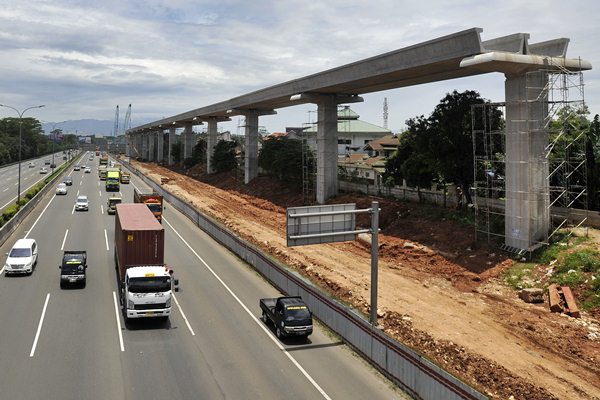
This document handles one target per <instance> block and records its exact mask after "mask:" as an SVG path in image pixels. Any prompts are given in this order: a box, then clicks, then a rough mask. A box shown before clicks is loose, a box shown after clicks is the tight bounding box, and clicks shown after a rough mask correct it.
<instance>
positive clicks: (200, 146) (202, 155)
mask: <svg viewBox="0 0 600 400" xmlns="http://www.w3.org/2000/svg"><path fill="white" fill-rule="evenodd" d="M202 162H206V139H205V138H200V139H199V140H198V142H197V143H196V144H195V145H194V148H193V149H192V156H191V157H189V158H186V159H185V160H183V164H184V166H185V167H186V168H191V167H193V166H194V165H196V164H199V163H202Z"/></svg>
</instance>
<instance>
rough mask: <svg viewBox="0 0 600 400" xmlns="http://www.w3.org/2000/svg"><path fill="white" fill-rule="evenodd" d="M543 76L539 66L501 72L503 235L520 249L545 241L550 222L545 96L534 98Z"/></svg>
mask: <svg viewBox="0 0 600 400" xmlns="http://www.w3.org/2000/svg"><path fill="white" fill-rule="evenodd" d="M547 81H548V75H547V73H546V72H543V71H539V72H534V73H528V74H525V75H518V76H507V77H506V82H505V96H506V179H505V182H506V215H505V228H504V230H505V240H506V244H507V245H508V246H512V247H516V248H519V249H524V250H527V249H529V248H530V247H531V245H532V244H534V243H535V242H539V241H545V240H546V239H547V238H548V230H549V226H550V210H549V203H550V195H549V166H548V160H547V159H546V157H545V153H546V150H545V148H546V146H547V144H548V132H547V130H545V129H544V128H543V125H544V119H545V118H546V116H547V115H548V108H547V102H546V101H545V100H546V99H542V100H540V101H534V100H536V99H537V98H538V97H539V96H540V94H541V93H542V89H543V88H544V86H545V85H546V83H547Z"/></svg>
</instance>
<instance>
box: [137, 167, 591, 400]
mask: <svg viewBox="0 0 600 400" xmlns="http://www.w3.org/2000/svg"><path fill="white" fill-rule="evenodd" d="M136 166H137V167H138V168H140V169H141V170H143V171H145V172H146V173H148V175H149V176H150V177H151V178H152V179H154V180H156V181H157V182H160V178H161V177H168V178H170V181H169V183H167V184H165V186H166V188H167V189H169V190H170V191H172V192H174V193H175V194H177V195H178V196H180V197H182V198H185V199H187V200H188V201H189V202H191V203H193V204H194V205H195V206H196V207H197V208H198V209H201V210H202V211H203V212H206V213H207V214H210V215H211V216H213V217H214V218H216V219H217V220H220V221H222V222H223V223H224V224H225V225H226V226H228V227H229V228H230V229H232V230H233V231H235V232H236V233H237V234H239V235H240V236H241V237H243V238H245V239H246V240H248V241H250V242H252V243H254V244H256V245H257V246H260V247H261V248H263V249H264V250H265V251H268V252H270V253H271V254H272V255H273V256H275V257H277V258H278V259H280V260H281V261H283V262H285V263H286V264H288V265H289V266H291V267H292V268H295V269H297V270H298V271H299V272H300V273H302V274H303V275H305V276H307V277H309V278H310V279H311V280H312V281H313V282H315V283H317V284H319V285H320V286H321V287H323V288H324V289H325V290H328V291H329V292H330V293H332V294H334V295H336V296H337V297H338V298H340V300H342V301H344V302H346V303H348V304H351V305H352V306H354V307H356V308H357V309H359V310H361V311H362V312H364V313H368V312H369V303H368V299H369V287H370V249H369V248H368V245H365V244H361V243H360V242H346V243H337V244H327V245H318V246H304V247H294V248H288V247H286V241H285V208H286V207H290V206H298V205H302V204H303V201H302V200H303V199H302V194H301V193H300V191H299V190H297V189H293V188H289V187H287V186H286V185H284V184H282V183H280V182H277V181H274V180H272V179H270V178H265V177H259V178H257V179H255V180H253V181H252V182H251V183H250V184H248V185H243V182H241V179H243V178H241V177H240V176H238V175H237V174H235V173H233V174H215V175H211V176H206V175H204V174H203V173H202V172H203V171H202V170H200V171H195V170H191V171H188V172H187V174H188V176H186V175H182V174H178V173H176V172H173V171H171V170H169V169H166V168H163V167H160V166H157V165H154V164H138V163H136ZM192 177H193V178H192ZM373 200H374V199H373V198H371V197H365V196H356V195H351V194H345V195H342V196H339V197H337V198H335V199H333V200H332V202H335V203H348V202H352V203H354V202H355V203H357V204H358V206H359V208H366V207H368V206H369V205H370V203H371V201H373ZM375 200H377V201H379V203H380V206H381V208H382V212H381V216H380V223H381V227H382V234H381V235H380V238H379V241H380V245H381V248H380V252H379V254H380V264H379V268H380V271H379V280H380V281H379V305H380V309H379V310H378V314H379V315H380V316H381V319H380V324H381V325H382V327H383V328H384V329H385V331H386V332H387V333H389V334H390V335H392V336H394V337H395V338H397V339H398V340H399V341H401V342H403V343H405V344H407V345H409V346H411V347H412V348H414V349H415V350H417V351H418V352H420V353H422V354H424V355H426V356H427V357H428V358H429V359H431V360H432V361H434V362H436V363H438V364H439V365H441V366H442V367H443V368H445V369H446V370H448V371H449V372H451V373H453V374H455V375H456V376H459V377H460V378H461V379H463V380H465V381H467V382H470V383H471V384H472V385H474V386H475V387H476V388H478V389H479V390H481V391H482V392H484V393H486V394H488V395H489V396H490V397H492V398H498V399H509V398H514V399H530V400H531V399H533V400H538V399H539V400H541V399H600V364H599V360H600V350H599V348H600V341H599V340H598V337H599V336H600V335H595V334H593V333H594V332H596V330H597V329H598V327H599V325H598V321H596V320H593V319H592V318H591V317H590V316H588V315H586V314H584V317H583V318H582V319H580V320H575V319H572V318H569V317H564V316H560V315H557V314H551V313H550V312H549V311H548V310H547V306H546V305H545V304H544V305H531V304H526V303H523V302H522V301H520V300H519V299H518V298H517V296H516V294H515V293H514V292H513V291H512V290H511V289H509V288H507V287H506V286H505V285H504V283H503V280H502V279H501V276H502V274H503V273H504V271H506V270H507V269H508V268H510V266H511V265H512V260H511V259H510V258H509V256H508V255H507V254H502V253H500V252H499V251H498V250H497V249H494V248H487V247H486V246H483V245H477V244H476V242H475V236H474V232H473V228H472V227H470V226H468V225H466V224H462V223H460V222H459V221H460V214H456V213H455V212H454V211H452V210H448V209H440V208H437V207H432V206H422V205H419V204H414V203H402V202H396V201H390V200H387V199H381V198H378V199H375ZM364 218H368V217H364ZM358 222H359V224H360V223H363V224H364V225H367V224H368V221H367V220H366V219H365V220H361V219H359V221H358ZM511 396H512V397H511Z"/></svg>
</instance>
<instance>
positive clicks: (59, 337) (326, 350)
mask: <svg viewBox="0 0 600 400" xmlns="http://www.w3.org/2000/svg"><path fill="white" fill-rule="evenodd" d="M81 163H82V164H83V163H88V165H90V162H89V161H88V160H87V156H85V155H84V158H83V160H82V162H81ZM97 163H98V158H97V157H95V158H94V162H93V168H92V173H91V174H85V173H83V171H81V172H77V171H73V172H71V173H70V174H71V176H72V177H73V186H70V187H69V192H68V194H67V195H66V196H55V195H54V191H51V192H49V193H48V194H47V195H46V196H45V198H44V200H43V201H42V202H40V204H39V206H38V207H37V208H36V210H35V211H33V212H32V213H31V214H30V215H29V217H28V218H27V219H26V220H25V221H24V222H23V223H22V224H21V226H20V227H19V229H17V231H16V232H15V234H14V235H13V236H12V237H11V238H9V239H8V240H7V242H6V243H5V244H4V245H3V246H2V247H1V249H0V250H1V251H2V252H3V253H6V252H8V251H9V249H10V247H11V246H12V245H13V243H14V242H15V241H16V240H17V239H18V238H22V237H28V238H34V239H36V240H37V242H38V246H39V249H40V253H39V258H38V265H37V267H36V269H35V270H34V272H33V273H32V275H30V276H15V277H13V276H9V277H6V276H4V274H2V276H1V277H0V321H1V323H0V337H2V342H1V343H2V344H1V345H0V367H1V368H2V374H0V388H1V389H0V391H1V395H0V397H1V398H6V399H40V398H47V399H139V400H142V399H144V400H145V399H283V398H285V399H394V398H408V397H406V396H405V395H404V394H403V393H401V392H400V391H398V390H397V389H396V388H395V387H394V385H393V384H392V383H390V382H389V381H388V380H387V379H385V378H384V377H382V376H381V375H380V374H379V373H377V372H376V371H375V370H374V369H373V368H372V367H371V366H370V365H368V364H367V363H366V362H365V361H363V360H362V359H361V358H360V357H358V356H357V355H356V354H354V353H353V352H352V351H351V349H349V348H348V347H347V346H345V345H344V344H343V343H341V341H340V340H339V339H338V338H337V337H336V336H335V335H333V334H332V333H330V332H329V331H328V330H326V329H325V328H324V327H322V326H320V325H319V324H317V326H315V331H314V333H313V335H311V336H310V339H309V340H307V341H304V340H298V339H289V340H288V339H286V340H283V341H280V340H278V339H277V338H276V337H275V335H274V333H273V331H272V329H269V328H268V327H266V326H265V324H264V323H263V322H262V321H261V320H260V308H259V306H258V300H259V298H261V297H275V296H277V295H280V294H279V293H278V292H277V291H276V290H275V289H274V288H273V287H271V286H270V285H269V284H268V283H267V282H266V281H264V279H262V278H261V277H260V276H259V275H258V274H257V273H256V272H254V271H253V270H252V269H251V268H250V267H248V266H247V265H246V264H244V263H243V262H242V261H240V260H239V259H237V258H236V257H235V256H234V255H233V254H232V253H230V252H229V251H228V250H226V249H224V248H222V247H221V246H220V245H218V244H217V243H216V242H214V241H213V240H212V239H211V238H210V237H208V236H207V235H206V234H205V233H203V232H202V231H201V230H199V228H197V227H195V226H194V225H193V224H192V223H191V222H190V221H189V220H188V219H187V218H186V217H184V216H183V215H181V214H180V213H179V212H177V211H176V210H175V209H174V208H172V207H170V205H169V204H168V203H167V204H166V210H165V214H164V220H163V226H164V228H165V246H166V247H165V258H166V262H167V263H168V264H169V265H170V266H172V268H173V269H174V270H175V278H177V279H179V287H180V291H179V292H177V293H176V296H175V298H176V302H175V303H176V304H175V305H174V310H173V313H172V315H171V318H170V321H168V322H166V323H165V322H160V321H156V320H153V319H148V320H134V321H132V322H130V323H128V324H127V325H126V324H125V322H124V320H123V317H122V314H121V313H120V309H118V307H120V306H119V304H118V300H117V281H116V273H115V263H114V243H113V241H114V218H115V217H114V216H111V215H107V214H106V201H107V193H106V191H105V190H104V181H100V180H99V179H98V175H97ZM134 185H137V186H138V187H141V186H143V184H142V183H141V181H140V180H139V179H137V178H136V177H135V176H132V183H131V184H129V185H121V194H122V197H123V199H124V202H132V199H133V187H134ZM78 193H80V194H87V195H88V197H89V199H90V210H89V211H88V212H82V211H78V212H75V211H74V202H75V197H76V196H77V194H78ZM62 250H86V251H87V253H88V270H87V274H88V277H87V285H86V287H85V288H73V289H60V287H59V268H58V266H59V264H60V261H61V254H62ZM2 265H3V264H2Z"/></svg>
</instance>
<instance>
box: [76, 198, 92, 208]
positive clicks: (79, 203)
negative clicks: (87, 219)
mask: <svg viewBox="0 0 600 400" xmlns="http://www.w3.org/2000/svg"><path fill="white" fill-rule="evenodd" d="M88 207H89V203H88V198H87V196H78V197H77V200H76V201H75V211H87V210H88Z"/></svg>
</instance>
